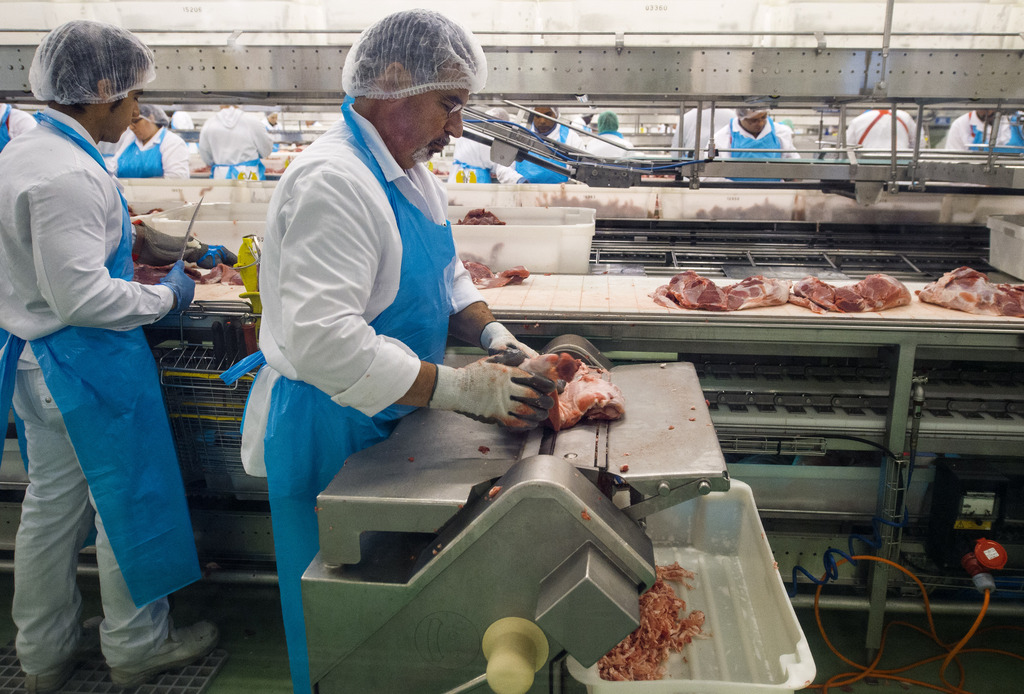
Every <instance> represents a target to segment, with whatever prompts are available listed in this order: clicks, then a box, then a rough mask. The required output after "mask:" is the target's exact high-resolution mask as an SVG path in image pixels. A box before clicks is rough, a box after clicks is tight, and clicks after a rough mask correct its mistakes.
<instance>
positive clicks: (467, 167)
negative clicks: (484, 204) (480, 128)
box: [448, 106, 523, 183]
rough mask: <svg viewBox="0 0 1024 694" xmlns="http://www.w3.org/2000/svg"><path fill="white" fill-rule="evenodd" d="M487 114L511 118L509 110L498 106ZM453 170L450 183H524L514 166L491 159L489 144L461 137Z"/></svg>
mask: <svg viewBox="0 0 1024 694" xmlns="http://www.w3.org/2000/svg"><path fill="white" fill-rule="evenodd" d="M487 115H488V116H490V117H491V118H493V119H494V120H500V121H505V122H508V121H509V120H511V116H509V114H508V111H506V110H505V109H503V108H501V107H499V106H496V107H494V108H491V109H488V110H487ZM453 158H454V161H453V162H452V168H451V171H449V172H448V182H449V183H522V182H523V177H522V176H520V175H519V172H518V171H516V169H515V167H514V166H502V165H501V164H496V163H494V162H493V161H491V148H490V147H489V146H488V145H485V144H482V143H480V142H477V141H476V140H470V139H469V138H468V137H460V138H459V139H457V140H456V141H455V151H454V153H453Z"/></svg>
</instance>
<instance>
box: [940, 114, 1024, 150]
mask: <svg viewBox="0 0 1024 694" xmlns="http://www.w3.org/2000/svg"><path fill="white" fill-rule="evenodd" d="M996 113H997V111H996V110H995V109H976V110H974V111H969V112H967V113H965V114H963V115H962V116H960V117H959V118H957V119H956V120H954V121H953V122H952V123H950V125H949V132H948V133H947V134H946V144H945V146H944V147H943V149H955V150H960V151H964V152H966V151H974V152H980V151H982V150H985V149H987V148H988V144H989V140H991V139H992V128H994V127H995V122H996ZM995 144H996V151H997V152H1015V153H1018V154H1020V153H1024V137H1022V135H1021V129H1020V126H1018V125H1013V124H1011V123H1010V119H1009V118H1008V117H1007V116H1006V115H1005V114H1004V115H1003V116H1002V117H1001V118H1000V119H999V133H998V134H997V135H996V142H995Z"/></svg>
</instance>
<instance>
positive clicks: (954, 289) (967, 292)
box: [917, 266, 1024, 318]
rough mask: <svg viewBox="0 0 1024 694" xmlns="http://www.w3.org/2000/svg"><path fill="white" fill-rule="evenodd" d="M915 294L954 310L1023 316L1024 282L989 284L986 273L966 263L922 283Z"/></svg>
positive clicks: (922, 299) (926, 300)
mask: <svg viewBox="0 0 1024 694" xmlns="http://www.w3.org/2000/svg"><path fill="white" fill-rule="evenodd" d="M917 297H918V298H919V299H920V300H921V301H924V302H926V303H929V304H935V305H936V306H942V307H944V308H951V309H953V310H954V311H963V312H965V313H977V314H982V315H991V316H1012V317H1017V318H1024V285H1022V284H1018V285H1012V284H992V283H991V282H989V280H988V275H986V274H985V273H983V272H978V271H977V270H973V269H971V268H969V267H966V266H965V267H958V268H957V269H956V270H952V271H950V272H947V273H946V274H944V275H943V276H942V277H940V278H939V279H937V280H935V281H934V282H932V283H930V284H927V285H925V286H924V288H923V289H920V290H918V292H917Z"/></svg>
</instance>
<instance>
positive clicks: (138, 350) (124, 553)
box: [0, 114, 201, 607]
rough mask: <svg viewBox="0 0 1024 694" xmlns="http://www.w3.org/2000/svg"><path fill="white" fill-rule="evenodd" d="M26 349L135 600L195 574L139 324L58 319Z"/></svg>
mask: <svg viewBox="0 0 1024 694" xmlns="http://www.w3.org/2000/svg"><path fill="white" fill-rule="evenodd" d="M40 122H41V123H42V124H43V125H44V126H47V127H52V128H54V129H55V130H57V131H58V132H60V133H62V134H63V135H65V136H66V137H67V138H68V139H70V140H71V141H72V142H74V143H75V144H77V145H78V146H79V147H81V148H82V149H83V150H85V151H86V153H88V154H89V155H90V156H91V157H92V158H93V160H95V161H96V163H97V164H98V165H99V166H100V167H101V168H103V159H102V157H101V156H100V153H99V152H98V151H97V150H96V148H95V147H94V146H93V145H92V144H91V143H89V142H88V141H86V140H85V139H84V138H83V137H82V136H81V135H79V134H78V133H77V132H75V131H74V130H73V129H72V128H70V127H68V126H67V125H65V124H63V123H61V122H60V121H57V120H55V119H53V118H51V117H50V116H48V115H46V114H43V115H42V116H41V117H40ZM104 170H106V169H105V168H104ZM121 207H122V211H123V216H122V225H121V243H120V245H118V247H117V249H116V250H115V251H114V253H112V254H111V256H110V257H109V258H108V259H107V261H106V263H105V267H106V268H107V270H108V272H109V273H110V275H111V277H115V278H119V279H122V280H124V281H126V282H128V281H131V279H132V274H133V271H134V267H133V264H132V256H131V251H132V232H131V223H130V221H129V218H128V205H127V203H126V202H125V199H124V197H123V196H122V197H121ZM19 343H20V344H19ZM7 345H8V348H7V349H5V350H4V355H3V364H2V367H0V379H2V382H0V396H2V398H3V399H2V400H0V410H3V411H4V412H6V411H7V408H8V407H10V397H11V395H12V393H13V388H14V377H15V375H16V369H17V361H18V357H19V356H20V354H21V351H22V348H23V347H24V341H23V340H21V339H20V338H16V337H14V336H11V337H10V338H9V339H8V341H7ZM32 351H33V353H34V354H35V356H36V359H37V361H38V362H39V366H40V368H41V369H42V372H43V379H44V380H45V382H46V386H47V388H49V390H50V394H51V395H52V396H53V399H54V402H55V403H56V405H57V407H58V409H59V410H60V412H61V415H62V416H63V418H64V423H65V425H66V426H67V430H68V436H69V437H70V438H71V443H72V445H73V446H74V448H75V454H76V455H77V456H78V461H79V464H80V465H81V467H82V472H83V473H85V477H86V480H87V481H88V483H89V490H90V491H91V492H92V495H93V498H94V499H95V501H96V510H97V512H98V513H99V514H100V517H101V518H102V519H103V524H104V526H105V527H106V530H107V536H108V537H109V539H110V545H111V548H112V549H113V551H114V556H115V557H117V562H118V564H119V566H120V567H121V573H122V574H123V575H124V579H125V582H126V583H127V585H128V590H129V592H130V593H131V596H132V601H133V602H134V603H135V606H136V607H142V606H143V605H146V604H148V603H150V602H152V601H154V600H156V599H158V598H162V597H164V596H165V595H167V594H168V593H171V592H173V591H175V590H178V589H179V588H182V587H184V586H186V585H188V584H190V583H192V582H194V581H197V580H199V578H200V577H201V574H200V571H199V560H198V558H197V556H196V546H195V540H194V537H193V532H192V523H191V520H190V518H189V513H188V505H187V503H186V500H185V489H184V486H183V484H182V481H181V469H180V467H179V466H178V459H177V455H176V454H175V451H174V441H173V439H172V437H171V428H170V425H169V423H168V421H167V412H166V410H165V409H164V403H163V398H162V397H161V394H160V384H159V379H158V377H157V370H156V362H155V361H154V360H153V353H152V352H151V351H150V349H149V344H148V343H147V342H146V338H145V336H144V335H143V333H142V329H141V328H135V329H134V330H127V331H118V330H105V329H103V328H81V327H76V326H67V327H65V328H62V329H61V330H58V331H57V332H55V333H53V334H51V335H47V336H46V337H42V338H38V339H35V340H32Z"/></svg>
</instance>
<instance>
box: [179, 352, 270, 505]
mask: <svg viewBox="0 0 1024 694" xmlns="http://www.w3.org/2000/svg"><path fill="white" fill-rule="evenodd" d="M219 366H220V365H219V364H217V363H215V358H214V355H213V350H212V349H210V348H208V347H204V346H194V345H188V346H185V347H178V348H174V349H171V350H170V351H168V352H167V353H165V354H164V355H163V356H162V357H161V358H160V361H159V369H160V386H161V390H162V391H163V396H164V403H165V404H166V406H167V415H168V418H169V419H170V423H171V432H172V433H173V435H174V443H175V446H176V447H177V450H178V460H179V461H180V463H181V472H182V477H183V478H184V480H185V482H186V484H188V483H191V482H195V481H197V480H201V479H205V481H206V486H207V488H209V489H210V490H212V491H229V492H234V493H235V494H236V495H240V496H249V495H252V496H265V495H266V489H267V486H266V480H265V479H262V478H257V477H251V476H249V475H247V474H246V473H245V470H244V469H243V467H242V458H241V448H242V414H243V412H244V410H245V401H246V398H248V396H249V389H250V388H251V387H252V382H253V379H254V375H253V374H245V375H243V376H242V377H241V378H239V379H238V380H237V381H236V382H235V383H234V384H232V385H230V386H229V385H227V384H226V383H224V381H222V380H221V379H220V374H221V372H222V369H220V368H218V367H219Z"/></svg>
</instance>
